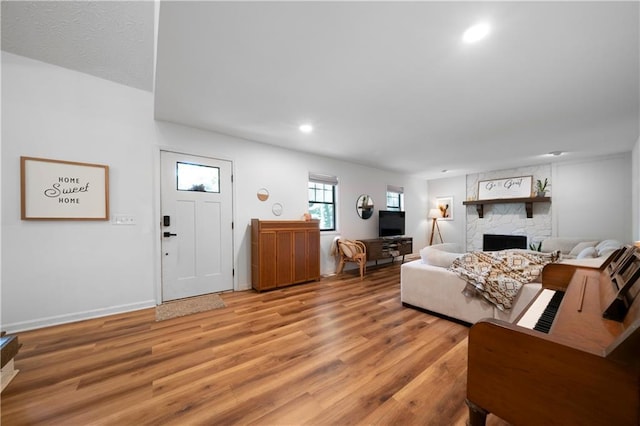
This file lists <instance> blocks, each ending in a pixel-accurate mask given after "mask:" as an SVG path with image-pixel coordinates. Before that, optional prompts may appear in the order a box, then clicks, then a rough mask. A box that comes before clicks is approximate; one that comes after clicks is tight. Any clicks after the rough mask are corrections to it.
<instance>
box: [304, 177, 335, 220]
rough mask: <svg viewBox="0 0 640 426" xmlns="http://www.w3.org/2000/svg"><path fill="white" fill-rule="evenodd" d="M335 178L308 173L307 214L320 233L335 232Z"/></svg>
mask: <svg viewBox="0 0 640 426" xmlns="http://www.w3.org/2000/svg"><path fill="white" fill-rule="evenodd" d="M337 186H338V178H337V177H336V176H330V175H322V174H317V173H309V214H311V217H312V218H314V219H318V220H319V221H320V230H321V231H335V230H336V187H337Z"/></svg>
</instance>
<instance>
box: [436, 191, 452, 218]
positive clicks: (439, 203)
mask: <svg viewBox="0 0 640 426" xmlns="http://www.w3.org/2000/svg"><path fill="white" fill-rule="evenodd" d="M436 207H437V208H438V210H440V214H441V216H442V217H441V218H439V219H438V220H453V197H437V198H436Z"/></svg>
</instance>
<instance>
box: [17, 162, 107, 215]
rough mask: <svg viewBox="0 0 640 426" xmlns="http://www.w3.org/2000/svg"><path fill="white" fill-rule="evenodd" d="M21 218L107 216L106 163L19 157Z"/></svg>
mask: <svg viewBox="0 0 640 426" xmlns="http://www.w3.org/2000/svg"><path fill="white" fill-rule="evenodd" d="M20 195H21V200H20V204H21V205H20V207H21V219H22V220H109V166H104V165H100V164H89V163H77V162H73V161H60V160H50V159H45V158H34V157H20Z"/></svg>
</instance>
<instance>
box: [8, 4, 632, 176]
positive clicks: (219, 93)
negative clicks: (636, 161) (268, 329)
mask: <svg viewBox="0 0 640 426" xmlns="http://www.w3.org/2000/svg"><path fill="white" fill-rule="evenodd" d="M5 3H13V2H6V1H3V5H2V6H3V7H2V15H3V16H2V24H3V29H2V38H3V49H4V50H7V49H6V48H5V39H6V38H7V37H8V36H9V35H11V34H15V33H19V34H20V36H19V37H15V36H14V37H13V39H14V42H13V43H14V45H12V47H11V50H10V51H12V52H14V53H18V54H24V53H20V52H21V51H29V49H26V48H25V47H24V46H21V44H35V45H42V44H44V46H46V49H45V48H43V47H40V48H39V49H33V48H32V49H31V50H35V51H36V54H35V58H36V59H40V60H44V61H47V62H52V63H56V62H55V61H54V60H53V59H51V58H49V57H47V55H46V53H49V51H51V50H56V49H60V47H57V46H52V44H55V43H54V42H53V41H52V40H51V33H54V34H55V33H60V31H61V28H62V30H63V31H69V32H71V33H72V34H73V35H72V36H68V35H67V36H65V37H58V38H59V41H57V42H56V43H61V44H65V45H66V44H67V43H69V42H70V40H71V41H73V40H89V39H88V38H87V37H85V35H84V34H85V33H86V32H89V33H90V34H98V33H100V34H101V38H100V40H98V37H95V40H89V41H90V42H91V43H89V42H87V43H88V44H91V45H92V46H98V50H96V51H97V52H100V51H101V50H102V49H109V46H113V45H116V46H118V45H117V44H116V43H115V41H114V38H115V39H118V37H119V36H118V34H119V33H117V32H116V30H117V29H118V28H119V27H116V28H115V29H114V28H111V27H110V24H115V23H119V22H121V20H119V19H118V16H116V15H117V14H118V13H124V12H123V11H122V10H121V11H118V10H112V13H111V14H110V15H109V14H106V13H105V14H104V15H103V16H102V21H104V22H98V21H100V19H98V18H100V16H99V15H100V14H97V13H96V14H94V15H93V16H92V19H93V18H96V19H97V21H89V24H88V25H76V26H69V25H67V26H65V25H60V24H56V23H55V22H51V19H49V18H52V17H53V16H55V20H56V21H60V20H62V21H63V22H69V20H68V17H67V18H65V16H62V15H65V14H73V13H74V12H73V11H72V10H65V11H64V13H56V14H47V19H45V20H43V17H42V15H40V14H37V13H36V11H34V10H33V9H34V8H35V9H39V8H42V6H39V3H35V2H20V3H27V4H30V5H32V6H30V8H31V10H30V8H25V9H26V11H27V12H29V13H31V16H33V18H28V17H27V18H25V17H24V13H23V14H22V15H21V19H22V22H23V23H24V22H29V19H34V20H38V22H39V24H37V25H28V26H27V27H28V28H27V29H25V28H23V25H20V26H19V27H20V28H17V27H18V25H12V26H11V27H10V28H9V30H7V31H5V26H6V25H7V22H8V23H9V24H11V22H12V21H13V20H14V18H13V17H12V16H11V14H9V16H7V11H8V10H9V9H12V8H6V7H5ZM16 3H17V2H16ZM40 3H47V4H48V5H47V7H49V8H52V7H56V6H53V5H55V4H57V3H62V4H67V5H71V7H72V8H73V7H77V6H74V5H75V3H85V2H74V3H69V2H40ZM96 3H100V4H103V2H96ZM113 3H116V4H120V5H121V7H124V8H125V9H126V10H127V11H129V7H132V8H134V7H138V8H139V7H140V6H139V5H140V4H141V3H145V4H147V5H148V4H149V3H150V2H113ZM106 4H108V3H106ZM33 5H35V6H33ZM638 6H639V3H638V2H637V1H633V2H631V1H630V2H608V1H607V2H593V1H590V2H430V1H424V2H399V1H395V2H364V1H359V2H340V1H338V2H266V1H263V2H215V1H209V2H206V1H203V2H189V1H176V2H166V1H162V2H161V4H160V14H159V25H158V39H157V64H156V81H155V116H156V118H157V119H161V120H168V121H173V122H177V123H182V124H185V125H188V126H194V127H199V128H203V129H210V130H214V131H218V132H222V133H226V134H230V135H235V136H239V137H243V138H247V139H251V140H254V141H260V142H265V143H269V144H273V145H277V146H282V147H286V148H290V149H295V150H300V151H306V152H311V153H315V154H320V155H325V156H329V157H334V158H340V159H345V160H349V161H355V162H358V163H361V164H365V165H371V166H375V167H379V168H384V169H389V170H394V171H399V172H404V173H411V174H416V175H419V176H423V177H425V178H434V177H444V176H448V175H447V174H443V173H441V170H443V169H447V170H449V173H450V174H449V175H452V174H463V173H469V172H474V171H480V170H490V169H500V168H505V167H514V166H517V165H530V164H537V163H540V162H549V161H552V160H551V159H550V158H549V157H543V156H542V154H545V153H548V152H550V151H556V150H561V151H567V152H568V154H567V155H566V156H563V157H560V158H561V159H570V158H580V157H585V156H592V155H601V154H609V153H619V152H626V151H629V150H631V149H632V147H633V145H634V144H635V142H636V141H637V140H638V133H639V130H638V123H639V121H640V115H639V98H640V89H639V79H640V70H639V68H640V66H639V64H640V38H639V37H640V35H639V30H638V29H639V27H640V10H639V7H638ZM84 7H85V8H86V7H87V6H84ZM105 7H107V6H105ZM85 15H87V14H85ZM107 15H109V16H107ZM152 15H153V10H151V11H149V10H148V6H147V8H146V9H145V10H144V12H143V13H142V14H141V16H139V17H137V18H135V17H133V16H134V15H133V14H132V13H130V12H127V15H126V16H128V21H127V22H129V24H128V25H127V27H128V28H137V29H138V30H141V29H144V30H143V32H144V33H145V34H148V32H149V31H148V22H153V16H152ZM76 16H77V15H76ZM65 19H66V21H65ZM78 20H80V21H83V22H84V21H85V17H84V15H83V17H82V18H80V19H78ZM137 20H139V21H140V22H136V21H137ZM478 20H485V21H487V22H489V23H490V24H491V25H492V32H491V34H490V35H489V37H487V39H485V40H483V41H481V42H479V43H477V44H475V45H465V44H463V43H462V42H461V40H460V37H461V34H462V32H463V31H464V30H465V29H466V28H467V27H468V26H469V25H471V24H473V23H475V22H477V21H478ZM105 22H106V23H107V25H106V27H105ZM109 23H110V24H109ZM94 26H99V27H100V28H103V29H104V30H105V31H106V33H105V34H103V33H104V31H102V32H98V31H94V30H92V27H94ZM25 32H28V33H29V35H28V36H26V35H25V34H24V33H25ZM114 32H115V34H116V35H115V36H114ZM120 32H122V31H120ZM8 33H11V34H8ZM145 37H146V36H145ZM15 45H17V47H16V46H15ZM147 45H148V42H147V41H145V42H144V43H135V42H133V43H132V42H129V43H128V44H126V47H124V48H122V47H121V46H120V47H118V49H122V50H121V51H119V53H118V54H116V55H111V54H110V55H108V57H107V58H105V59H106V61H107V63H108V66H109V67H110V68H113V69H114V70H117V71H118V72H121V73H123V74H130V73H133V71H132V70H133V68H132V63H134V62H135V60H136V58H135V53H136V50H137V49H138V48H139V49H144V52H143V53H141V54H144V55H148V54H149V52H148V50H149V47H148V46H147ZM132 46H133V47H132ZM152 49H153V48H152V47H151V51H152ZM45 50H46V52H45ZM72 51H73V49H67V51H66V53H63V54H62V56H67V57H71V56H74V55H73V54H72V53H69V52H72ZM108 51H109V52H110V51H111V50H108ZM24 55H25V56H30V57H34V55H33V54H24ZM38 56H40V57H38ZM54 56H55V55H54ZM74 59H75V62H76V63H75V64H73V61H69V62H71V64H60V63H58V64H59V65H62V66H67V67H69V68H74V69H79V70H81V71H84V72H92V70H87V69H83V68H82V65H83V64H84V63H86V62H88V61H87V54H86V53H85V54H84V55H80V54H78V55H75V56H74ZM85 68H86V67H85ZM114 73H115V71H114ZM143 74H144V76H148V71H147V72H146V73H143ZM103 77H105V78H110V77H108V76H103ZM142 80H146V81H147V83H144V84H148V82H149V81H150V80H149V79H148V77H143V78H142ZM116 81H118V80H116ZM123 83H125V84H130V85H133V86H134V87H138V88H145V87H149V86H145V85H144V84H142V85H140V83H127V82H123ZM303 122H309V123H312V124H313V125H314V127H315V131H314V133H312V134H310V135H305V134H302V133H300V132H299V131H298V129H297V127H298V125H299V124H302V123H303Z"/></svg>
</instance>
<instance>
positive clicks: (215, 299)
mask: <svg viewBox="0 0 640 426" xmlns="http://www.w3.org/2000/svg"><path fill="white" fill-rule="evenodd" d="M225 306H226V305H225V304H224V301H223V300H222V298H221V297H220V296H218V295H217V294H205V295H203V296H196V297H189V298H187V299H180V300H172V301H171V302H166V303H163V304H162V305H158V306H156V321H164V320H168V319H171V318H178V317H183V316H185V315H190V314H196V313H198V312H204V311H210V310H212V309H219V308H224V307H225Z"/></svg>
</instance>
